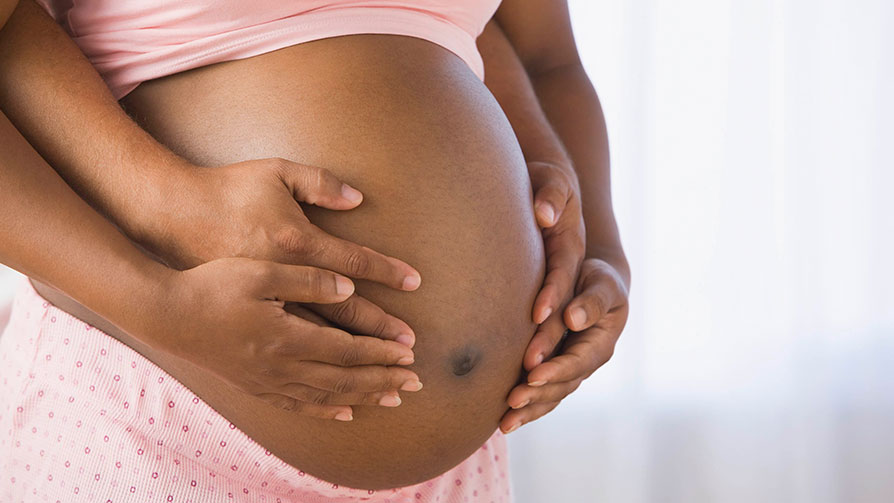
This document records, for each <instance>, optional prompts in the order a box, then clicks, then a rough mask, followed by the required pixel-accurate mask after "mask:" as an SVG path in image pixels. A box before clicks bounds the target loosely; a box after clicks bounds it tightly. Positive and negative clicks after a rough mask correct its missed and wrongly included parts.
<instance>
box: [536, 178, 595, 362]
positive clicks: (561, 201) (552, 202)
mask: <svg viewBox="0 0 894 503" xmlns="http://www.w3.org/2000/svg"><path fill="white" fill-rule="evenodd" d="M528 173H529V175H530V176H531V184H532V186H533V189H534V214H535V216H536V218H537V223H538V224H539V225H540V226H541V227H542V228H543V242H544V246H545V249H546V276H545V277H544V280H543V288H541V289H540V292H539V293H538V294H537V297H536V298H535V299H534V307H533V312H532V316H533V319H534V323H539V324H541V330H539V331H538V332H537V333H536V334H535V335H534V337H533V338H532V339H531V342H530V343H529V344H528V348H527V350H526V351H525V356H524V360H523V362H524V367H525V369H527V370H530V369H532V368H534V367H535V366H537V365H538V364H539V363H540V362H542V361H543V359H544V358H545V357H546V354H547V353H549V352H550V351H552V348H553V347H555V344H556V341H557V340H558V338H559V337H561V335H562V332H563V331H564V329H565V327H564V326H562V322H561V316H553V317H552V318H550V316H551V315H553V314H557V313H558V312H559V307H560V306H563V305H565V303H567V302H568V301H569V300H571V297H572V296H573V295H574V284H575V282H576V281H577V280H578V275H579V272H580V265H581V262H582V261H583V259H584V253H585V252H586V231H585V228H584V218H583V212H582V209H581V202H580V186H579V184H578V181H577V174H575V172H574V169H573V168H572V167H571V166H568V165H565V164H559V163H547V162H539V161H535V162H529V163H528Z"/></svg>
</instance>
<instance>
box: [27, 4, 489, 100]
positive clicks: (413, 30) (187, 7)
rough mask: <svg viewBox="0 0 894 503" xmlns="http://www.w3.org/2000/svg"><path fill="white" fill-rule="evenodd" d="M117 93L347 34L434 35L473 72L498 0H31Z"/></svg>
mask: <svg viewBox="0 0 894 503" xmlns="http://www.w3.org/2000/svg"><path fill="white" fill-rule="evenodd" d="M38 2H39V3H40V4H41V5H43V7H44V9H46V10H47V12H49V13H50V15H51V16H53V18H54V19H55V20H56V22H58V23H59V24H60V25H62V27H63V28H65V30H66V31H67V32H68V34H69V35H70V36H71V37H72V39H74V41H75V43H77V44H78V46H79V47H80V48H81V51H83V52H84V54H86V55H87V58H88V59H90V62H91V63H93V66H94V67H96V69H97V70H98V71H99V73H100V75H102V77H103V79H105V81H106V84H108V86H109V88H111V90H112V93H113V94H114V95H115V98H116V99H120V98H121V97H123V96H124V95H126V94H127V93H129V92H131V91H132V90H133V89H134V88H136V87H137V86H138V85H139V84H140V83H141V82H143V81H146V80H151V79H154V78H158V77H163V76H165V75H171V74H174V73H178V72H182V71H184V70H189V69H191V68H197V67H200V66H205V65H209V64H212V63H218V62H221V61H228V60H233V59H240V58H247V57H251V56H256V55H258V54H263V53H265V52H270V51H274V50H276V49H281V48H283V47H288V46H290V45H295V44H299V43H301V42H308V41H311V40H317V39H321V38H327V37H335V36H339V35H349V34H355V33H390V34H395V35H407V36H411V37H416V38H421V39H425V40H428V41H430V42H433V43H436V44H438V45H440V46H442V47H444V48H446V49H448V50H450V51H451V52H453V53H454V54H456V55H457V56H459V57H460V58H462V59H463V60H464V61H465V62H466V63H467V64H468V65H469V67H470V68H471V69H472V70H473V71H474V72H475V74H476V75H477V76H478V78H480V79H482V80H483V79H484V64H483V62H482V60H481V55H480V54H479V53H478V48H477V46H476V45H475V39H476V38H478V35H480V34H481V32H482V30H484V25H485V24H486V23H487V21H488V20H489V19H490V18H491V16H493V14H494V12H495V11H496V9H497V6H499V4H500V0H415V1H412V0H384V1H344V0H342V1H338V0H252V1H247V0H227V1H213V0H191V1H188V0H180V1H178V0H38Z"/></svg>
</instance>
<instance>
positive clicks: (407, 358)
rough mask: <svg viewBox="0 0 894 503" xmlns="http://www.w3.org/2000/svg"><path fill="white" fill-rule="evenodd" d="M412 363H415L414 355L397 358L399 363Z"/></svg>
mask: <svg viewBox="0 0 894 503" xmlns="http://www.w3.org/2000/svg"><path fill="white" fill-rule="evenodd" d="M411 363H413V357H412V356H404V357H403V358H401V359H400V360H397V364H398V365H409V364H411Z"/></svg>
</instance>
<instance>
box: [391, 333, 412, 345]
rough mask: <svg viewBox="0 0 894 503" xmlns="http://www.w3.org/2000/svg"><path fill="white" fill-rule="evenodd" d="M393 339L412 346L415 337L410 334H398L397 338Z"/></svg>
mask: <svg viewBox="0 0 894 503" xmlns="http://www.w3.org/2000/svg"><path fill="white" fill-rule="evenodd" d="M395 340H396V341H397V342H399V343H401V344H403V345H404V346H407V347H413V342H415V341H416V338H415V337H413V336H412V335H410V334H400V335H398V336H397V339H395Z"/></svg>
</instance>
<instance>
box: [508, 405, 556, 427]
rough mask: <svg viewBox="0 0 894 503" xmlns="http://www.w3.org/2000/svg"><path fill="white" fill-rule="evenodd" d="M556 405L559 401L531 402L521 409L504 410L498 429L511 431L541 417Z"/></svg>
mask: <svg viewBox="0 0 894 503" xmlns="http://www.w3.org/2000/svg"><path fill="white" fill-rule="evenodd" d="M558 405H559V402H544V403H532V404H531V405H528V406H527V407H524V408H522V409H518V410H516V409H512V410H510V411H508V412H506V414H504V415H503V419H501V420H500V430H502V431H503V433H506V434H508V433H512V432H513V431H515V430H517V429H518V428H519V427H520V426H521V425H523V424H527V423H530V422H531V421H533V420H535V419H538V418H540V417H543V416H544V415H546V414H547V413H549V412H550V411H552V410H553V409H555V408H556V406H558Z"/></svg>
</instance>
